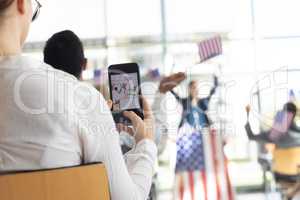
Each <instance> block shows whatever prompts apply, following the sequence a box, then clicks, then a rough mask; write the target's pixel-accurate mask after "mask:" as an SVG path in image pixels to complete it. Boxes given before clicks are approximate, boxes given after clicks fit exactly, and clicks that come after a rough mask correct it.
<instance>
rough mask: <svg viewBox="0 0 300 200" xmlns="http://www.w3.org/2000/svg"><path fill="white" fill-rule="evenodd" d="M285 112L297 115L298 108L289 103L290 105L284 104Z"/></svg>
mask: <svg viewBox="0 0 300 200" xmlns="http://www.w3.org/2000/svg"><path fill="white" fill-rule="evenodd" d="M283 110H285V111H287V112H291V113H293V114H296V113H297V106H296V105H295V104H294V103H292V102H288V103H286V104H284V106H283Z"/></svg>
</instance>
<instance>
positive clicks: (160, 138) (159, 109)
mask: <svg viewBox="0 0 300 200" xmlns="http://www.w3.org/2000/svg"><path fill="white" fill-rule="evenodd" d="M166 106H167V105H166V94H162V93H160V92H157V93H156V94H155V99H154V102H153V105H152V110H153V115H154V119H155V127H156V131H155V143H156V144H157V145H158V149H159V152H161V150H163V149H164V147H165V144H166V142H167V139H168V123H167V114H168V113H167V107H166Z"/></svg>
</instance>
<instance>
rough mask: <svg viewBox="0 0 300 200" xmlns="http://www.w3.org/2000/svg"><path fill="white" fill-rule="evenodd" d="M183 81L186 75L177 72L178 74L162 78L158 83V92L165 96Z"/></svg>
mask: <svg viewBox="0 0 300 200" xmlns="http://www.w3.org/2000/svg"><path fill="white" fill-rule="evenodd" d="M185 79H186V75H185V73H183V72H179V73H176V74H172V75H170V76H167V77H164V78H163V79H162V80H161V81H160V84H159V92H160V93H163V94H165V93H167V92H169V91H171V90H173V89H174V88H175V87H177V86H178V85H179V84H180V83H181V82H182V81H184V80H185Z"/></svg>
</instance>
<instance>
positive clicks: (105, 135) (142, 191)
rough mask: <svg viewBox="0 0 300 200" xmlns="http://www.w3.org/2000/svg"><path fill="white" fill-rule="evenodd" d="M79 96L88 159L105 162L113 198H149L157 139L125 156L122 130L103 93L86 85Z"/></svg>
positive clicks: (81, 132) (78, 113)
mask: <svg viewBox="0 0 300 200" xmlns="http://www.w3.org/2000/svg"><path fill="white" fill-rule="evenodd" d="M75 97H76V99H79V101H78V104H76V105H75V106H76V108H77V111H76V116H77V120H78V123H77V124H78V128H79V130H78V134H79V139H80V141H81V145H82V147H81V148H82V152H83V161H84V163H86V164H87V163H94V162H102V163H104V165H105V167H106V170H107V174H108V179H109V186H110V193H111V199H112V200H119V199H122V200H145V199H146V198H147V196H148V194H149V191H150V187H151V182H152V176H153V174H154V165H155V161H156V159H157V148H156V145H155V144H154V142H152V141H150V140H143V141H141V142H140V143H138V144H137V145H136V146H135V147H134V149H133V150H131V151H130V152H128V153H127V154H126V156H125V159H124V157H123V155H122V152H121V147H120V143H119V139H120V138H119V134H118V132H117V130H116V127H115V123H114V121H113V118H112V115H111V112H110V110H109V108H108V106H107V104H106V102H105V100H104V99H103V97H102V95H101V94H100V93H99V92H98V91H97V90H95V89H94V88H91V87H85V89H80V90H79V91H78V92H77V94H76V95H75ZM125 161H126V162H125Z"/></svg>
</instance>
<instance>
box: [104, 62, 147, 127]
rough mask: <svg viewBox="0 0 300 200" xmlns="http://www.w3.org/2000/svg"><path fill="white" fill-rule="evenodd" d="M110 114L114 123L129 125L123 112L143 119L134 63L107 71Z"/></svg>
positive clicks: (115, 66)
mask: <svg viewBox="0 0 300 200" xmlns="http://www.w3.org/2000/svg"><path fill="white" fill-rule="evenodd" d="M108 74H109V86H110V95H111V99H112V101H113V107H112V113H113V116H114V119H115V121H116V123H127V124H130V122H129V120H128V119H127V118H125V117H124V116H123V115H122V112H123V111H134V112H135V113H136V114H137V115H138V116H140V117H141V118H142V119H143V111H142V110H143V109H142V104H141V100H140V95H141V89H140V74H139V67H138V65H137V64H136V63H127V64H119V65H112V66H110V67H109V70H108Z"/></svg>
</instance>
